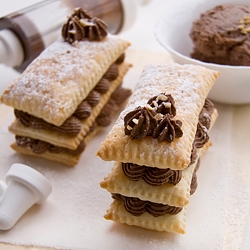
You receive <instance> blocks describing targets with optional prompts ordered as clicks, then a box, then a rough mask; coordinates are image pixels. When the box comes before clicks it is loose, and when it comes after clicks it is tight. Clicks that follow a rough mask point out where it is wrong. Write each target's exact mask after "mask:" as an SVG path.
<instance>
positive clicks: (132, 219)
mask: <svg viewBox="0 0 250 250" xmlns="http://www.w3.org/2000/svg"><path fill="white" fill-rule="evenodd" d="M186 214H187V207H184V208H183V210H182V211H181V212H180V213H178V214H175V215H170V214H165V215H164V216H159V217H154V216H152V215H151V214H149V213H147V212H146V213H143V214H142V215H141V216H133V215H131V214H130V213H129V212H127V211H126V209H125V208H124V206H123V203H122V201H120V200H114V201H113V203H112V204H111V205H110V208H109V209H108V210H107V213H106V214H105V216H104V218H105V219H106V220H113V221H116V222H120V223H125V224H128V225H131V226H139V227H142V228H146V229H151V230H156V231H165V232H170V233H178V234H185V233H186V229H185V228H186Z"/></svg>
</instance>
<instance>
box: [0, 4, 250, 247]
mask: <svg viewBox="0 0 250 250" xmlns="http://www.w3.org/2000/svg"><path fill="white" fill-rule="evenodd" d="M20 2H21V1H14V0H8V3H7V2H5V1H4V2H3V1H0V10H1V12H2V13H3V10H4V9H5V10H6V11H7V10H8V11H12V9H13V8H14V7H16V9H18V8H17V6H19V5H20V4H21V3H20ZM30 2H31V1H28V0H26V1H24V0H23V1H22V4H23V5H25V4H28V3H30ZM189 2H192V1H191V0H190V1H189ZM13 3H15V4H13ZM169 4H171V1H160V0H152V1H151V3H149V4H148V5H147V6H143V7H141V8H140V10H139V13H138V18H137V21H136V23H135V25H134V26H133V28H132V29H131V30H128V31H127V32H124V33H122V34H121V36H123V37H125V38H127V39H129V40H131V42H132V44H133V45H132V46H131V48H130V49H129V50H128V53H127V60H128V61H130V62H132V63H133V65H134V66H133V68H132V69H131V70H130V72H129V73H128V75H127V76H126V78H125V80H124V85H126V86H129V87H131V88H133V86H134V85H135V83H136V82H137V80H138V77H139V75H140V73H141V70H142V68H143V67H144V65H145V64H147V63H150V62H170V61H171V58H170V56H169V54H168V53H167V52H165V51H164V49H163V48H162V47H161V46H160V45H159V44H158V43H157V42H156V40H155V39H154V35H153V27H154V23H155V21H156V20H157V18H158V16H159V15H160V13H162V12H163V11H164V8H168V5H169ZM8 8H9V9H8ZM0 75H1V88H4V86H5V85H6V84H9V82H10V81H11V80H12V79H13V78H14V77H16V76H17V75H18V74H17V73H16V72H14V71H13V70H12V69H10V68H7V67H5V66H3V65H0ZM216 107H217V108H218V111H219V118H218V120H217V121H216V124H215V126H214V127H213V129H212V132H211V140H212V142H213V146H212V147H211V148H210V149H209V150H208V152H207V153H206V154H205V156H204V157H203V159H202V162H201V167H200V170H199V172H198V183H199V186H198V190H197V192H196V193H195V194H194V196H193V197H192V199H191V202H190V206H189V209H188V221H187V234H186V235H180V236H179V235H171V234H167V233H157V232H153V231H149V230H144V229H141V228H136V227H129V226H126V225H120V224H117V223H113V222H110V221H105V220H104V219H103V214H104V213H105V210H106V209H107V208H108V206H109V204H110V202H111V198H110V195H109V193H108V192H106V191H105V190H102V189H101V188H100V187H99V182H100V181H101V180H102V178H103V177H104V176H106V175H107V174H108V172H109V171H110V169H111V167H112V163H109V162H103V161H101V160H100V159H99V158H97V157H95V152H96V151H97V149H98V147H99V145H100V142H101V141H102V140H103V139H104V138H105V135H106V133H107V132H108V131H109V129H110V127H111V126H110V127H108V128H106V129H104V130H103V131H102V132H100V133H99V134H98V135H97V136H96V137H95V138H94V139H93V141H92V142H91V143H90V144H89V145H88V147H87V148H86V151H85V152H84V154H83V155H82V157H81V160H80V163H79V164H78V165H77V166H76V167H75V168H72V169H70V168H67V167H64V166H60V165H59V164H56V163H50V162H47V161H43V160H40V159H35V158H31V157H23V156H19V155H17V154H15V153H14V152H13V151H12V150H11V149H10V148H9V144H10V143H11V142H12V141H13V140H14V138H13V135H11V134H10V133H9V132H8V129H7V127H8V125H9V124H10V122H11V121H12V119H13V114H12V110H11V108H9V107H6V106H3V105H0V140H1V146H0V149H1V150H0V179H2V180H3V178H4V176H5V174H6V172H7V171H8V169H9V168H10V166H11V164H13V163H15V162H21V163H24V164H27V165H29V166H31V167H34V168H35V169H37V170H38V171H40V172H41V173H42V174H44V175H45V176H46V177H47V178H48V179H49V180H50V182H51V184H52V186H53V192H52V194H51V195H50V197H49V198H48V200H47V201H46V203H45V204H44V205H42V206H38V205H35V206H33V207H32V208H31V209H30V210H29V211H28V212H27V213H26V214H25V215H24V216H23V217H22V218H21V219H20V221H18V223H17V224H16V225H15V227H13V228H12V229H11V230H9V231H0V242H2V243H0V244H1V245H0V249H6V250H9V249H18V250H20V249H21V250H26V249H50V248H49V247H54V248H63V249H103V250H105V249H188V250H189V249H197V250H198V249H233V250H234V249H248V247H249V245H250V223H249V222H250V217H249V211H250V171H249V162H250V154H249V151H250V140H249V138H250V116H249V113H250V105H244V106H226V105H222V104H216ZM5 243H11V244H5ZM25 245H26V246H25ZM27 245H29V246H27Z"/></svg>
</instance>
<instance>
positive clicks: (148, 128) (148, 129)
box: [124, 93, 183, 143]
mask: <svg viewBox="0 0 250 250" xmlns="http://www.w3.org/2000/svg"><path fill="white" fill-rule="evenodd" d="M175 115H176V108H175V102H174V99H173V97H172V96H171V95H168V94H164V93H161V94H160V95H158V96H154V97H153V98H151V99H150V100H149V101H148V103H147V104H146V106H145V107H140V106H139V107H137V108H136V109H134V110H133V111H131V112H129V113H128V114H126V115H125V117H124V127H125V129H124V131H125V134H126V135H129V136H130V138H131V139H132V140H133V139H137V140H142V139H143V138H145V137H146V136H153V138H157V139H158V140H159V141H164V140H166V141H167V142H170V143H171V142H172V141H173V140H174V139H175V138H180V137H182V135H183V132H182V129H181V126H182V122H181V121H180V120H174V119H173V118H174V116H175Z"/></svg>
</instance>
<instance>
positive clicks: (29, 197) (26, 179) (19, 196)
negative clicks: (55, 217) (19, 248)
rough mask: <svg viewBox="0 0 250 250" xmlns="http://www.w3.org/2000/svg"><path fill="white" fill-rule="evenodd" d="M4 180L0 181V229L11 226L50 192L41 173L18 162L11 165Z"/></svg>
mask: <svg viewBox="0 0 250 250" xmlns="http://www.w3.org/2000/svg"><path fill="white" fill-rule="evenodd" d="M5 182H6V185H4V182H0V230H8V229H10V228H12V227H13V226H14V225H15V224H16V222H17V221H18V220H19V219H20V217H21V216H22V215H23V214H24V213H25V212H26V211H27V210H28V209H29V208H30V207H31V206H33V205H34V204H41V203H43V202H44V201H45V200H46V199H47V197H48V196H49V195H50V193H51V192H52V186H51V185H50V183H49V181H48V180H47V179H46V178H45V177H44V176H43V175H42V174H40V173H39V172H38V171H36V170H34V169H33V168H30V167H28V166H26V165H23V164H19V163H15V164H13V165H12V166H11V168H10V169H9V171H8V173H7V174H6V176H5ZM1 194H2V196H1Z"/></svg>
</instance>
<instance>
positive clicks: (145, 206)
mask: <svg viewBox="0 0 250 250" xmlns="http://www.w3.org/2000/svg"><path fill="white" fill-rule="evenodd" d="M112 198H113V199H117V200H121V201H122V202H123V205H124V207H125V209H126V210H127V211H128V212H129V213H130V214H132V215H134V216H140V215H142V214H143V213H145V212H148V213H149V214H151V215H153V216H154V217H158V216H163V215H165V214H178V213H179V212H181V210H182V207H174V206H169V205H164V204H160V203H155V202H151V201H142V200H140V199H139V198H134V197H126V196H123V195H120V194H112Z"/></svg>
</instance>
